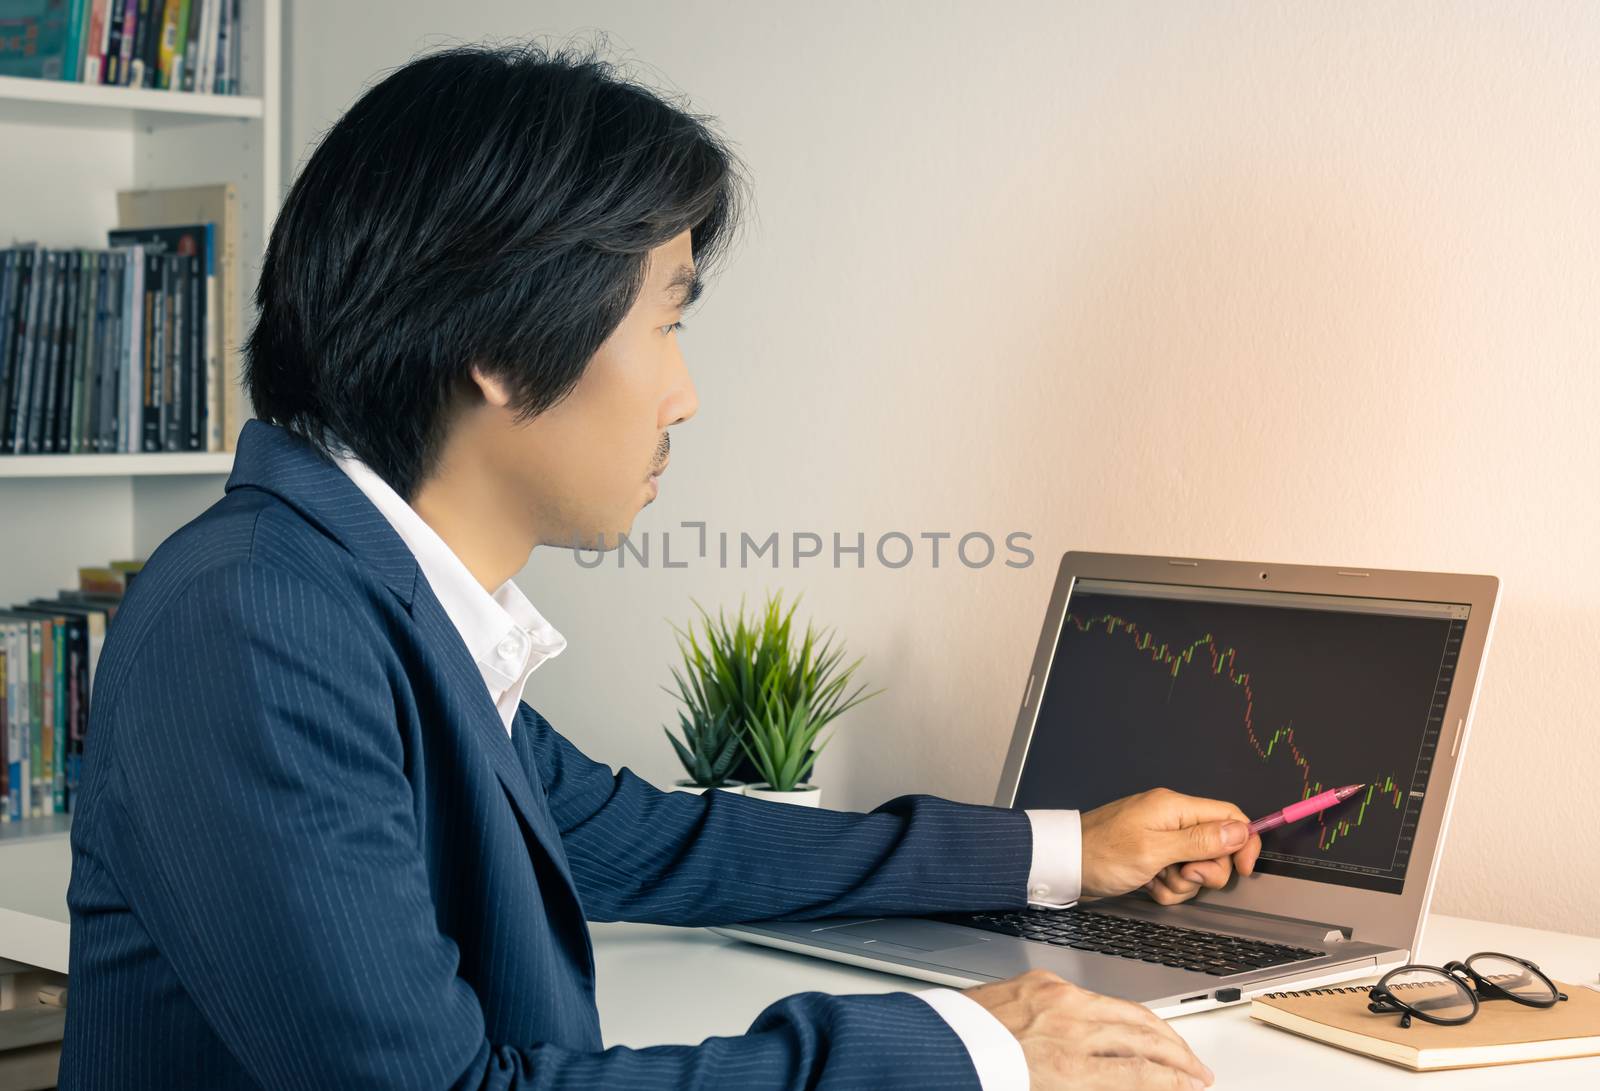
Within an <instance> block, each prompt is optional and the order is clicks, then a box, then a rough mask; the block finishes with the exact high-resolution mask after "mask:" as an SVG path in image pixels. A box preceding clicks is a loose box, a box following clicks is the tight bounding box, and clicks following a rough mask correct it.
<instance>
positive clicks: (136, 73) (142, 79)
mask: <svg viewBox="0 0 1600 1091" xmlns="http://www.w3.org/2000/svg"><path fill="white" fill-rule="evenodd" d="M159 3H160V0H138V4H139V7H138V12H139V14H138V24H139V26H138V29H137V31H136V32H135V35H134V39H133V60H132V62H131V63H130V66H129V69H128V83H129V85H130V86H133V87H149V86H150V79H151V75H152V73H153V72H154V70H155V66H154V65H152V64H151V63H150V43H151V42H153V41H155V40H156V39H157V38H159V37H160V36H161V35H160V33H159V30H158V28H159V27H160V24H161V9H160V6H159Z"/></svg>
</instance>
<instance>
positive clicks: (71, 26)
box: [60, 0, 84, 83]
mask: <svg viewBox="0 0 1600 1091" xmlns="http://www.w3.org/2000/svg"><path fill="white" fill-rule="evenodd" d="M83 4H84V0H68V3H67V25H66V31H67V35H66V47H65V48H64V49H63V50H62V51H61V76H60V78H61V79H63V80H66V81H67V82H69V83H70V82H76V81H77V79H78V78H79V75H80V73H79V70H78V63H79V61H78V58H79V56H80V55H81V50H82V49H83Z"/></svg>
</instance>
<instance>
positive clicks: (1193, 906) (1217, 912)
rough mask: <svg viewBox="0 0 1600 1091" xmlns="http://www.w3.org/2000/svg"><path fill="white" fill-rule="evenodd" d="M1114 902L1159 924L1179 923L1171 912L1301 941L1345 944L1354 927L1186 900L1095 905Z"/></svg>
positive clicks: (1121, 900) (1128, 900)
mask: <svg viewBox="0 0 1600 1091" xmlns="http://www.w3.org/2000/svg"><path fill="white" fill-rule="evenodd" d="M1113 905H1114V906H1115V907H1116V908H1117V909H1118V910H1120V911H1124V912H1129V913H1130V914H1131V915H1133V916H1137V917H1142V918H1144V919H1146V920H1153V921H1157V922H1158V923H1168V924H1179V923H1180V922H1178V921H1176V920H1173V917H1174V915H1176V916H1180V917H1189V916H1199V917H1209V918H1215V919H1217V925H1218V927H1223V928H1234V929H1238V930H1240V931H1243V932H1260V931H1262V930H1268V931H1271V932H1273V933H1278V934H1283V935H1284V936H1285V938H1289V937H1293V938H1295V939H1297V940H1300V941H1301V942H1310V943H1317V944H1324V945H1325V944H1330V943H1345V942H1348V941H1350V940H1352V939H1354V938H1355V928H1354V927H1353V926H1351V925H1347V924H1336V923H1334V922H1332V921H1312V920H1306V919H1305V918H1303V917H1285V916H1280V915H1279V914H1277V913H1263V912H1261V911H1260V910H1257V909H1238V908H1236V907H1234V906H1226V905H1210V904H1207V903H1205V902H1188V903H1185V904H1183V905H1179V906H1173V907H1170V908H1163V907H1161V906H1158V905H1155V904H1154V903H1151V902H1149V901H1146V900H1145V899H1143V898H1133V897H1128V896H1124V897H1122V898H1108V899H1106V900H1105V901H1104V902H1101V903H1100V905H1099V906H1095V908H1100V906H1113Z"/></svg>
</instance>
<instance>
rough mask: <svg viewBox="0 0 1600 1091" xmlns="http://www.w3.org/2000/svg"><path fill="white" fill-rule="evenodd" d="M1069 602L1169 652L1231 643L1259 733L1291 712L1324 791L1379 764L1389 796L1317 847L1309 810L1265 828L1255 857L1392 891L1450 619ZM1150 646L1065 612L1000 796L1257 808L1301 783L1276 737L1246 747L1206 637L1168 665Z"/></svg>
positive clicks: (1085, 599)
mask: <svg viewBox="0 0 1600 1091" xmlns="http://www.w3.org/2000/svg"><path fill="white" fill-rule="evenodd" d="M1068 612H1069V616H1071V617H1075V618H1077V619H1079V620H1080V621H1086V620H1088V619H1091V618H1096V617H1101V616H1103V615H1107V614H1111V615H1116V616H1118V617H1121V618H1124V619H1126V620H1128V621H1132V622H1135V623H1137V624H1138V626H1139V628H1140V631H1141V632H1147V633H1149V634H1150V636H1151V639H1152V641H1153V642H1154V643H1155V644H1156V645H1159V644H1162V643H1165V644H1167V645H1168V646H1169V648H1171V649H1172V650H1173V651H1174V653H1177V652H1181V651H1182V650H1183V649H1184V648H1186V647H1188V646H1189V645H1190V644H1192V643H1193V642H1195V641H1196V640H1199V639H1200V638H1201V637H1202V636H1204V635H1205V634H1207V633H1210V634H1212V636H1213V637H1214V639H1215V643H1216V645H1217V648H1218V650H1219V651H1220V652H1226V650H1227V649H1228V648H1229V647H1232V648H1234V649H1235V658H1234V669H1235V670H1236V671H1237V672H1239V673H1244V674H1248V676H1249V683H1250V688H1251V690H1252V692H1253V693H1254V696H1255V705H1254V711H1253V716H1252V721H1253V723H1254V725H1255V733H1256V736H1257V738H1258V739H1259V740H1260V744H1261V746H1262V747H1263V748H1265V747H1266V745H1267V742H1268V740H1269V739H1270V738H1271V737H1272V735H1273V733H1274V732H1275V731H1276V730H1277V729H1278V728H1279V727H1281V726H1283V725H1285V724H1289V723H1292V724H1293V726H1294V740H1295V743H1296V744H1297V746H1298V747H1299V750H1300V752H1301V754H1302V755H1303V756H1304V757H1305V759H1306V762H1307V765H1308V767H1309V769H1310V777H1311V780H1312V781H1313V782H1316V781H1320V782H1321V784H1322V786H1323V787H1324V788H1328V787H1334V786H1337V785H1341V784H1354V783H1361V782H1369V783H1370V782H1373V781H1376V782H1377V783H1378V784H1379V785H1380V786H1381V784H1382V781H1383V778H1384V777H1385V776H1392V777H1393V778H1394V780H1395V782H1396V783H1397V784H1398V785H1399V786H1400V788H1401V792H1402V807H1401V809H1400V810H1399V811H1396V810H1395V808H1394V806H1393V804H1392V802H1387V801H1385V800H1383V799H1382V798H1381V797H1379V796H1378V795H1377V794H1376V793H1374V796H1373V799H1372V801H1371V803H1369V804H1368V805H1367V809H1366V815H1365V818H1364V820H1363V822H1362V825H1361V826H1360V827H1357V828H1353V829H1351V831H1350V833H1349V834H1348V835H1347V836H1345V837H1343V838H1340V839H1338V840H1337V841H1336V842H1335V843H1334V844H1333V845H1332V846H1331V847H1330V848H1328V849H1327V850H1323V849H1320V848H1318V846H1317V837H1318V834H1319V832H1320V831H1321V826H1320V824H1319V821H1318V819H1317V818H1308V819H1305V820H1304V821H1302V822H1299V823H1296V824H1293V825H1291V826H1287V827H1282V828H1280V829H1278V830H1274V831H1271V832H1269V833H1267V834H1266V835H1265V836H1264V838H1263V852H1262V861H1261V864H1260V865H1259V867H1258V870H1260V871H1261V872H1263V873H1276V874H1285V875H1293V876H1296V877H1299V878H1308V879H1318V880H1321V881H1324V882H1333V883H1340V884H1342V885H1346V886H1358V887H1364V888H1367V889H1373V890H1385V891H1389V892H1391V893H1399V892H1400V889H1401V886H1402V884H1403V881H1404V878H1405V871H1406V863H1407V861H1408V858H1409V855H1410V841H1411V836H1410V834H1411V831H1412V830H1414V827H1415V816H1416V811H1417V810H1418V809H1419V808H1420V806H1421V803H1422V800H1421V799H1420V798H1415V799H1413V798H1411V797H1410V796H1409V795H1408V793H1409V791H1410V790H1411V788H1412V787H1413V786H1415V787H1416V788H1417V789H1418V790H1419V791H1420V790H1421V789H1422V788H1423V787H1424V786H1425V784H1426V780H1427V777H1426V773H1427V770H1428V767H1429V766H1430V765H1431V761H1432V751H1433V748H1434V745H1435V744H1436V742H1437V737H1438V735H1437V729H1436V727H1435V729H1434V730H1433V731H1431V732H1430V731H1429V718H1430V712H1431V710H1432V707H1433V702H1434V696H1435V691H1436V688H1437V687H1438V684H1439V679H1440V677H1441V663H1442V662H1444V661H1445V660H1446V652H1447V650H1449V651H1450V656H1449V659H1450V661H1449V662H1445V667H1446V671H1445V674H1444V677H1446V678H1449V677H1452V676H1453V673H1454V663H1453V659H1454V648H1452V647H1451V645H1449V644H1448V643H1447V641H1448V638H1449V636H1450V634H1451V629H1452V622H1451V620H1450V619H1447V618H1432V617H1406V616H1400V615H1395V614H1384V613H1358V612H1351V611H1342V610H1311V609H1300V608H1291V607H1282V606H1259V605H1249V604H1236V603H1215V602H1197V601H1191V600H1185V599H1158V598H1150V597H1144V596H1131V595H1112V594H1106V593H1103V592H1083V591H1080V592H1077V593H1075V594H1073V596H1072V599H1071V601H1070V603H1069V604H1068ZM1458 646H1459V645H1456V647H1458ZM1151 657H1152V652H1151V651H1149V650H1145V651H1141V650H1140V649H1138V648H1137V647H1136V646H1135V638H1134V637H1133V636H1131V635H1129V634H1128V633H1126V632H1125V631H1123V630H1121V629H1118V630H1116V632H1115V634H1114V635H1111V636H1108V635H1107V634H1106V630H1105V626H1104V624H1103V623H1102V624H1098V625H1094V626H1091V628H1090V629H1089V630H1088V631H1087V632H1080V631H1079V630H1078V628H1077V626H1076V625H1074V624H1073V623H1072V622H1071V621H1067V622H1064V623H1063V625H1062V629H1061V635H1060V639H1059V640H1058V642H1057V645H1056V653H1055V661H1054V663H1053V664H1052V666H1051V668H1050V676H1049V680H1048V684H1047V686H1046V689H1045V692H1044V693H1043V694H1042V695H1041V696H1040V708H1039V716H1038V721H1037V723H1036V725H1035V728H1034V734H1033V738H1032V740H1031V742H1030V744H1029V748H1028V755H1027V762H1026V765H1025V768H1024V770H1023V776H1022V778H1021V781H1020V783H1019V785H1018V791H1017V798H1016V801H1015V804H1014V806H1016V807H1019V808H1025V807H1076V808H1079V809H1081V810H1088V809H1090V808H1093V807H1097V806H1099V805H1101V804H1103V803H1107V802H1109V801H1111V800H1113V799H1118V798H1120V797H1122V796H1125V795H1130V794H1133V793H1135V792H1140V791H1143V790H1145V789H1147V788H1152V787H1156V786H1165V787H1168V788H1172V789H1174V790H1176V791H1180V792H1185V793H1188V794H1192V795H1202V796H1209V797H1212V798H1217V799H1225V800H1229V801H1231V802H1233V803H1236V804H1238V806H1239V807H1240V808H1241V809H1242V810H1243V811H1244V812H1245V813H1246V814H1248V815H1250V816H1251V817H1252V818H1255V817H1259V816H1261V815H1264V814H1267V813H1269V812H1271V811H1274V810H1277V809H1279V808H1281V807H1284V806H1286V805H1287V804H1289V803H1292V802H1294V801H1296V800H1298V799H1300V798H1301V796H1302V792H1303V788H1304V781H1303V780H1302V773H1301V770H1300V769H1299V768H1298V767H1297V766H1296V764H1295V762H1294V760H1293V756H1292V753H1291V751H1290V749H1289V747H1288V746H1286V745H1285V744H1284V742H1283V740H1282V739H1280V740H1279V742H1278V744H1277V745H1276V746H1275V747H1274V748H1273V752H1272V756H1271V757H1270V758H1269V759H1267V760H1262V759H1261V758H1260V757H1258V756H1257V754H1256V752H1255V750H1254V748H1253V747H1252V746H1251V745H1250V742H1249V737H1248V735H1247V734H1246V731H1245V723H1244V716H1245V694H1244V688H1243V687H1242V686H1240V685H1236V684H1234V683H1233V682H1231V681H1229V679H1228V677H1227V671H1226V670H1224V672H1223V673H1222V674H1221V675H1217V674H1214V673H1213V672H1212V666H1211V664H1212V660H1211V656H1210V653H1209V651H1208V650H1207V648H1206V647H1204V646H1202V647H1200V648H1197V649H1196V650H1195V654H1194V659H1193V661H1192V662H1190V663H1188V664H1185V665H1183V666H1181V667H1180V668H1179V672H1178V677H1177V678H1173V677H1172V675H1171V673H1170V670H1171V668H1170V666H1166V667H1163V666H1162V665H1160V664H1158V663H1155V662H1153V661H1152V658H1151ZM1425 740H1426V743H1427V745H1424V743H1425ZM1419 776H1420V779H1419ZM1360 805H1361V797H1360V796H1357V797H1355V798H1353V799H1351V800H1348V801H1346V802H1345V803H1343V804H1341V805H1340V806H1339V807H1338V808H1336V809H1334V810H1331V811H1328V812H1325V814H1324V815H1323V816H1322V818H1323V819H1324V820H1325V821H1327V822H1329V823H1330V824H1331V823H1332V822H1334V821H1336V820H1338V819H1340V818H1347V819H1349V820H1352V821H1353V820H1354V818H1355V816H1356V813H1357V810H1358V809H1359V808H1360ZM1407 823H1409V825H1407ZM1403 825H1405V827H1406V828H1405V829H1404V831H1403V830H1402V827H1403ZM1402 832H1404V834H1405V836H1404V839H1403V841H1402Z"/></svg>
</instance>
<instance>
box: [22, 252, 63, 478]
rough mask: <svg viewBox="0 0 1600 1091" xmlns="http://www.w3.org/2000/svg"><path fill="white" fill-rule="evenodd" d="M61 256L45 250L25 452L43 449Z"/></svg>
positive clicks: (55, 328) (51, 390)
mask: <svg viewBox="0 0 1600 1091" xmlns="http://www.w3.org/2000/svg"><path fill="white" fill-rule="evenodd" d="M61 266H62V261H61V256H60V255H59V254H57V253H56V252H55V251H54V250H48V251H45V262H44V299H43V300H41V301H40V303H39V331H38V334H37V337H36V339H35V343H34V360H33V390H32V392H31V395H30V398H29V400H30V402H31V404H30V405H29V406H28V453H29V454H38V453H39V452H40V451H41V450H43V449H44V448H43V443H44V414H45V405H46V403H47V402H48V401H49V395H50V393H51V392H53V391H54V389H55V384H54V382H52V379H53V377H54V374H55V373H54V370H53V368H52V364H53V363H54V360H55V352H54V351H53V350H54V347H55V343H56V330H57V325H56V300H57V297H58V296H59V295H60V291H59V282H60V280H61V276H60V274H61Z"/></svg>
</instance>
